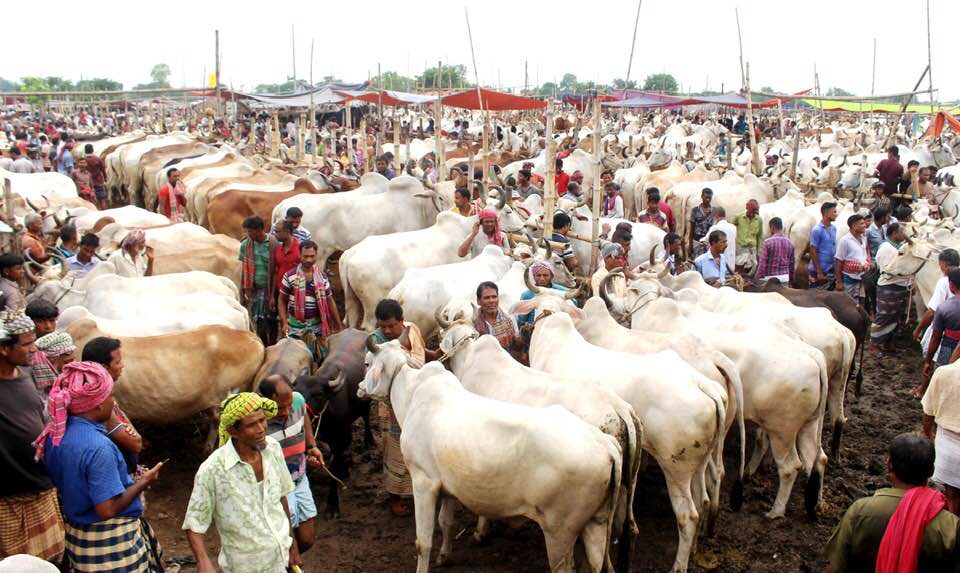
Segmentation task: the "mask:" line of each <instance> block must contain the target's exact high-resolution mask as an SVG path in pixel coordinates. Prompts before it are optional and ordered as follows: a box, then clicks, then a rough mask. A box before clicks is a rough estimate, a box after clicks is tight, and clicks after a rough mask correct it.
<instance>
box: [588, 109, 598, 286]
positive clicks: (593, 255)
mask: <svg viewBox="0 0 960 573" xmlns="http://www.w3.org/2000/svg"><path fill="white" fill-rule="evenodd" d="M593 96H594V104H593V202H592V203H593V205H592V210H593V228H592V229H591V232H590V240H591V243H590V245H591V249H590V276H593V273H595V272H597V264H598V261H599V256H600V241H599V239H600V195H601V192H600V121H601V118H600V100H599V99H598V98H597V92H593ZM594 294H597V293H594Z"/></svg>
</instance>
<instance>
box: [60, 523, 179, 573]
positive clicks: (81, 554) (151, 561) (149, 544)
mask: <svg viewBox="0 0 960 573" xmlns="http://www.w3.org/2000/svg"><path fill="white" fill-rule="evenodd" d="M66 526H67V559H68V561H69V562H70V566H71V567H73V570H74V571H76V572H77V573H162V572H163V561H162V551H161V549H160V544H159V543H158V542H157V537H156V535H154V533H153V529H152V528H151V527H150V525H149V524H147V522H146V520H144V519H143V518H141V517H114V518H112V519H108V520H106V521H100V522H98V523H91V524H80V523H71V522H69V521H68V522H67V523H66Z"/></svg>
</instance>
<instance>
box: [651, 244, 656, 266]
mask: <svg viewBox="0 0 960 573" xmlns="http://www.w3.org/2000/svg"><path fill="white" fill-rule="evenodd" d="M656 256H657V245H653V246H652V247H650V267H651V268H653V265H655V264H656V261H655V260H654V257H656Z"/></svg>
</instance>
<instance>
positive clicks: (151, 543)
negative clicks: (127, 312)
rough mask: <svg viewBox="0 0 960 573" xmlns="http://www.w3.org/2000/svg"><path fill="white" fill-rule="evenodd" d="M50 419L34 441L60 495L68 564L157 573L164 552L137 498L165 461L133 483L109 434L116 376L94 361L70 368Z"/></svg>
mask: <svg viewBox="0 0 960 573" xmlns="http://www.w3.org/2000/svg"><path fill="white" fill-rule="evenodd" d="M47 408H48V410H49V412H50V414H51V420H50V421H49V422H48V423H47V425H46V427H45V428H44V430H43V433H41V434H40V437H39V438H38V439H37V441H36V443H35V445H36V448H37V458H38V459H39V458H43V459H44V460H45V461H46V463H47V467H48V468H49V470H50V478H51V479H52V480H53V482H54V484H56V486H57V490H58V491H59V492H60V498H61V500H62V505H63V515H64V518H65V520H66V531H67V543H66V549H67V561H68V562H69V564H70V566H71V567H72V568H73V570H74V571H77V572H90V573H94V572H101V571H131V572H133V571H136V572H143V573H153V572H155V571H162V570H163V564H162V561H161V559H160V556H161V550H160V547H159V544H158V542H157V540H156V537H155V536H154V535H153V531H152V530H151V529H150V526H149V525H147V524H146V522H145V521H144V520H143V509H144V508H143V500H142V498H141V495H140V494H142V493H143V492H144V490H146V489H147V487H149V486H150V484H152V483H153V482H154V481H156V480H157V478H158V477H159V473H160V468H161V467H162V466H163V462H160V463H158V464H156V465H155V466H153V467H152V468H150V469H149V470H147V471H145V472H144V473H143V474H142V475H140V476H139V477H138V478H137V481H134V480H133V479H132V478H131V477H130V475H129V474H128V473H127V465H126V462H125V461H124V459H123V455H122V454H121V453H120V450H119V448H117V446H116V445H115V444H114V443H113V442H112V441H110V438H109V437H108V436H107V431H108V430H107V428H106V427H105V426H104V424H106V423H108V422H109V420H110V419H111V417H112V415H113V408H114V400H113V379H112V378H111V377H110V374H109V373H108V372H107V370H106V368H104V367H103V366H101V365H100V364H97V363H96V362H73V363H71V364H68V365H67V366H66V368H65V369H64V372H63V374H61V375H60V376H59V377H58V378H57V381H56V383H55V384H54V386H53V389H52V390H51V391H50V401H49V403H48V406H47Z"/></svg>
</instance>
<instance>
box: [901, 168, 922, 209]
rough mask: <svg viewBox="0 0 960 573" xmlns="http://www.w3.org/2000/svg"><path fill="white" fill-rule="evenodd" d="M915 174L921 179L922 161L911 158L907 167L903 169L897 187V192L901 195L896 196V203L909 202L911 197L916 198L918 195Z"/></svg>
mask: <svg viewBox="0 0 960 573" xmlns="http://www.w3.org/2000/svg"><path fill="white" fill-rule="evenodd" d="M914 175H916V176H917V179H918V180H919V178H920V162H919V161H917V160H916V159H911V160H910V161H908V162H907V169H906V170H905V171H903V174H902V176H901V177H900V181H899V186H898V187H897V192H898V194H899V195H900V196H899V197H897V198H896V203H898V204H900V203H903V202H907V203H909V202H910V200H911V199H913V200H915V199H916V198H917V197H918V195H919V194H918V192H917V189H914V186H913V177H914Z"/></svg>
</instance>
